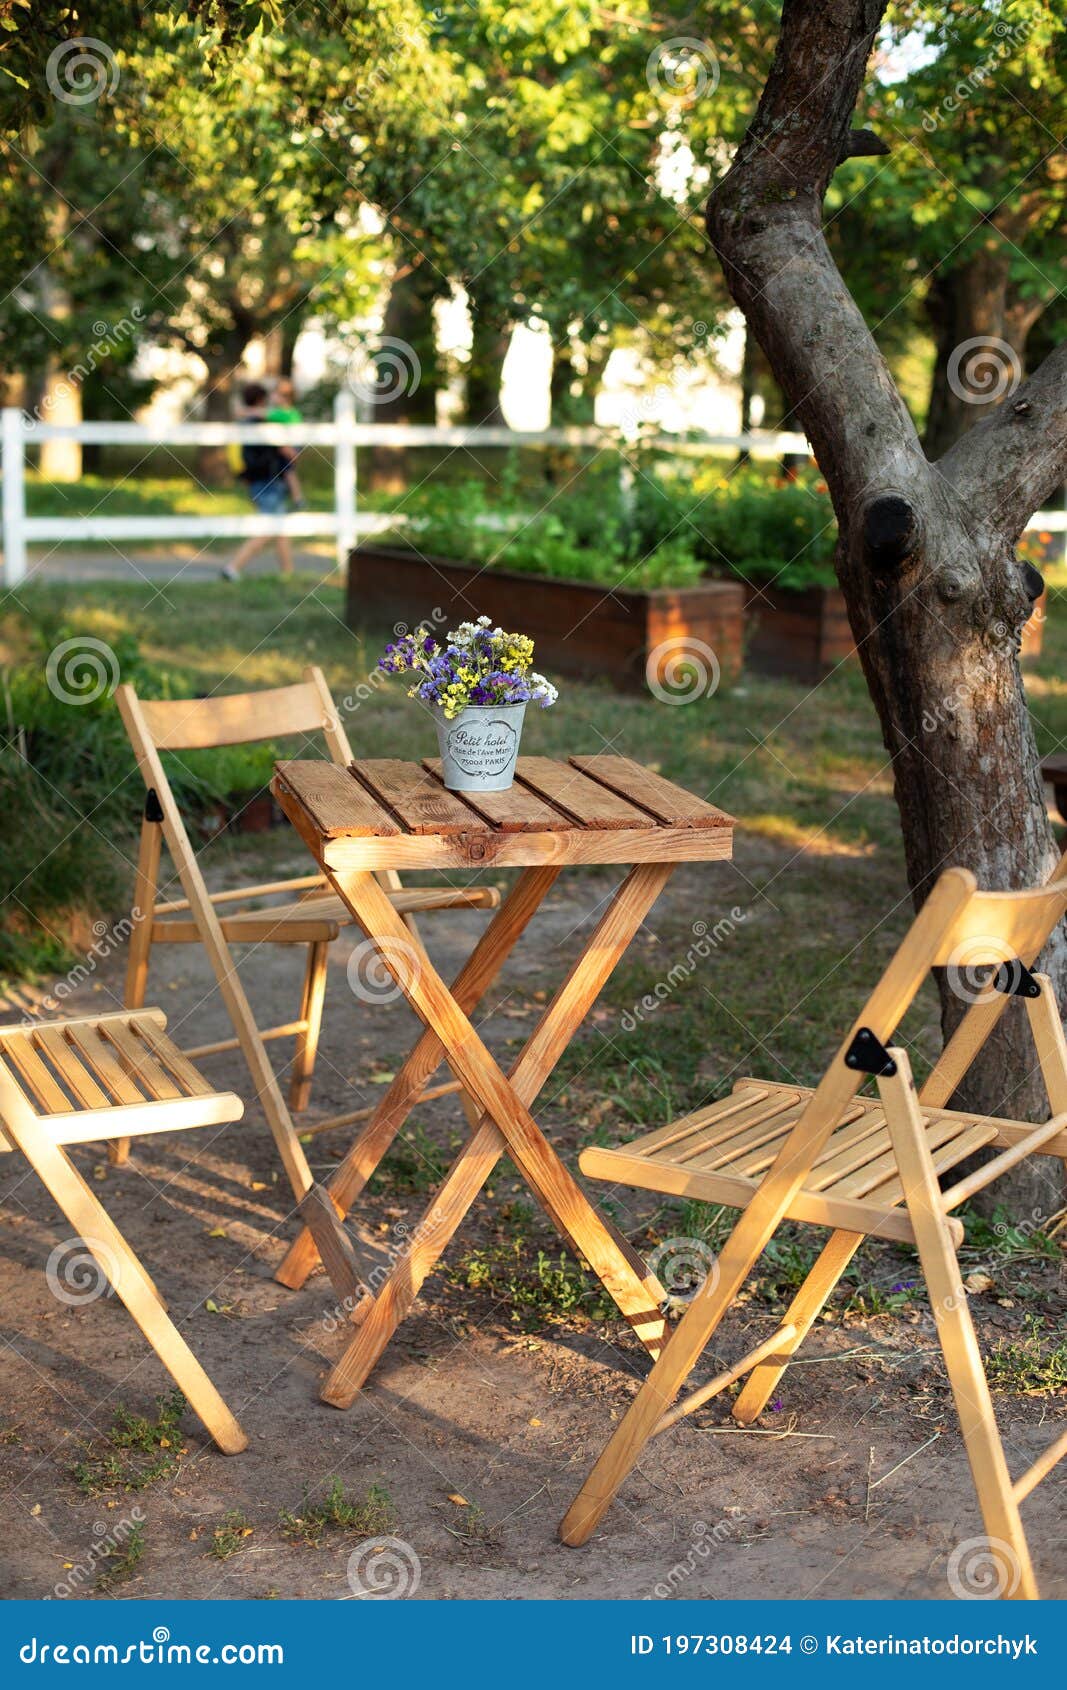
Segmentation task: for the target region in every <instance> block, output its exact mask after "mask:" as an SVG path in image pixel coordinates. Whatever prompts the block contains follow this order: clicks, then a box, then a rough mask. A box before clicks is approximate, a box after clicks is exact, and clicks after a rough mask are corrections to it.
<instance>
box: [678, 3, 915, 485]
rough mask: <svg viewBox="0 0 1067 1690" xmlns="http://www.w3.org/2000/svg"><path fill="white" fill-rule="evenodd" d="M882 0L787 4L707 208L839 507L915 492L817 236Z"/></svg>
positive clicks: (861, 335)
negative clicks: (755, 105)
mask: <svg viewBox="0 0 1067 1690" xmlns="http://www.w3.org/2000/svg"><path fill="white" fill-rule="evenodd" d="M884 11H885V0H819V3H818V4H814V3H812V0H785V4H784V5H783V8H782V27H781V33H780V36H779V41H778V49H777V52H776V53H775V57H774V63H773V65H772V67H771V71H770V75H769V77H768V79H767V85H766V87H765V88H764V91H763V95H762V98H761V100H760V103H759V109H758V110H757V113H756V116H755V119H754V120H753V122H752V124H751V126H750V127H749V130H748V132H747V134H746V135H745V138H744V140H743V141H742V143H741V145H740V147H739V148H738V151H737V155H736V157H735V159H734V162H733V164H732V166H731V168H730V170H729V172H728V173H727V175H726V176H725V177H724V178H723V180H722V181H721V182H720V183H719V185H718V187H717V188H716V189H715V191H714V193H713V194H712V196H711V199H710V201H709V204H708V214H707V220H708V235H709V238H710V240H711V243H712V245H713V247H714V248H715V251H716V253H717V254H718V257H719V260H720V262H721V264H722V266H723V271H724V273H725V276H726V281H727V285H728V286H729V289H730V292H731V294H732V295H733V297H734V299H735V300H736V301H737V303H738V305H739V306H740V307H741V309H742V311H743V312H744V313H745V316H746V318H747V320H748V322H749V323H750V324H751V325H752V327H753V329H754V331H755V334H756V338H757V340H758V341H759V343H760V345H761V347H762V348H763V350H764V352H765V353H766V355H767V357H768V358H769V360H770V363H771V366H772V368H773V369H774V371H775V375H776V376H777V378H778V380H779V382H780V383H781V384H782V386H783V387H784V389H785V391H786V394H787V396H788V398H789V401H790V404H791V407H792V408H793V409H794V410H795V411H796V413H797V416H798V417H799V419H800V421H801V423H802V425H803V427H804V429H805V432H806V433H807V435H808V438H809V439H810V440H811V442H812V445H813V447H814V449H815V454H816V457H817V458H818V461H819V465H820V467H821V469H822V471H823V474H824V475H825V476H826V479H827V482H828V484H829V487H830V492H831V495H832V497H833V500H834V505H835V508H836V510H837V513H838V516H839V518H840V517H844V516H845V515H846V514H847V512H848V504H849V499H850V497H855V493H856V490H857V489H860V490H865V489H867V488H868V487H870V486H871V484H872V483H875V484H877V487H878V489H879V490H880V491H884V490H886V489H887V488H890V489H892V488H895V489H898V490H909V489H910V490H914V491H915V492H916V493H917V492H918V486H917V484H918V483H919V481H920V480H925V477H926V475H927V473H928V472H927V466H926V461H925V459H924V457H923V454H922V449H921V447H920V445H919V441H918V437H917V435H916V433H915V427H914V424H913V423H912V421H911V418H910V416H909V415H908V411H907V408H906V406H905V405H904V402H903V400H902V399H901V397H900V395H899V393H898V392H897V390H896V388H895V386H894V384H893V381H892V378H891V376H890V374H889V370H888V368H887V366H886V363H885V360H884V359H883V357H882V355H881V353H880V352H879V350H878V347H877V346H876V344H875V341H874V338H873V336H872V335H871V333H870V331H869V329H868V328H867V325H866V323H865V322H864V320H863V316H862V313H861V312H860V310H859V308H858V307H857V305H856V304H855V302H854V300H853V299H852V298H851V296H850V295H849V292H848V290H847V288H846V287H845V285H844V283H843V281H842V279H841V276H840V274H839V272H838V270H837V266H836V265H835V264H834V261H833V258H832V257H831V255H830V249H829V247H828V246H827V243H826V240H825V237H824V236H823V232H822V202H823V197H824V195H825V193H826V188H827V185H828V183H829V181H830V177H831V176H832V174H833V172H834V170H835V169H836V167H837V165H838V163H839V161H840V160H841V158H842V157H843V156H845V155H846V154H847V152H848V149H849V147H850V145H851V142H850V134H851V123H852V114H853V109H854V107H855V103H856V99H857V96H858V94H859V90H860V86H861V84H862V81H863V76H864V71H865V69H866V64H867V59H868V56H869V54H870V51H871V47H872V45H873V42H874V37H875V34H876V32H877V29H878V26H879V24H880V22H881V18H882V14H883V12H884Z"/></svg>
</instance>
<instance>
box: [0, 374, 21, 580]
mask: <svg viewBox="0 0 1067 1690" xmlns="http://www.w3.org/2000/svg"><path fill="white" fill-rule="evenodd" d="M2 440H3V474H4V523H3V526H4V585H5V586H7V587H16V586H17V585H18V583H19V582H20V581H23V580H25V578H26V535H25V532H24V530H23V524H24V522H25V520H26V473H25V471H26V462H25V459H26V445H25V433H24V430H23V425H22V412H21V411H20V410H19V407H18V406H17V405H5V406H4V418H3V425H2Z"/></svg>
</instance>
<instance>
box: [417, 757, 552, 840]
mask: <svg viewBox="0 0 1067 1690" xmlns="http://www.w3.org/2000/svg"><path fill="white" fill-rule="evenodd" d="M422 761H423V767H424V768H426V769H428V770H429V771H430V773H431V774H432V775H433V776H434V778H435V779H437V780H441V778H442V764H441V759H440V757H424V758H423V760H422ZM463 801H464V803H465V804H469V805H470V807H471V809H472V810H477V812H478V814H479V815H480V816H482V817H484V819H485V820H486V821H487V822H488V823H489V824H490V826H491V827H494V828H497V829H499V831H500V832H501V833H555V832H561V831H563V830H564V829H571V828H576V827H578V826H579V825H580V823H578V822H576V821H575V820H574V818H573V817H572V816H567V815H564V814H563V812H562V811H561V810H556V809H554V808H553V806H552V805H551V804H547V803H546V802H545V801H544V799H543V798H538V797H537V795H536V793H533V792H527V790H526V788H525V787H524V786H509V787H508V788H507V790H506V791H505V792H465V793H463Z"/></svg>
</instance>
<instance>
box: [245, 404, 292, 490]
mask: <svg viewBox="0 0 1067 1690" xmlns="http://www.w3.org/2000/svg"><path fill="white" fill-rule="evenodd" d="M247 420H248V421H249V422H258V421H260V420H261V419H260V418H257V417H249V418H248V419H247ZM288 468H289V461H288V459H287V458H285V457H283V456H282V453H281V452H280V451H279V449H278V447H277V446H268V445H266V444H264V445H262V446H260V445H258V444H253V445H250V446H242V447H241V475H242V478H243V479H244V480H245V481H277V479H278V477H279V476H280V475H284V474H285V472H286V470H287V469H288Z"/></svg>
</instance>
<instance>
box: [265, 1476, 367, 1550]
mask: <svg viewBox="0 0 1067 1690" xmlns="http://www.w3.org/2000/svg"><path fill="white" fill-rule="evenodd" d="M278 1523H279V1525H280V1527H281V1531H282V1536H283V1537H285V1538H287V1539H288V1540H289V1542H290V1543H296V1544H303V1545H304V1546H305V1548H308V1549H321V1547H322V1545H323V1543H325V1541H326V1539H327V1538H328V1537H331V1536H332V1535H333V1534H334V1533H335V1532H341V1533H345V1534H348V1533H355V1534H357V1535H358V1536H360V1537H380V1536H382V1535H383V1534H384V1533H387V1532H391V1531H392V1530H393V1528H394V1527H395V1525H396V1509H395V1508H394V1507H393V1504H392V1501H391V1499H390V1496H389V1493H388V1491H387V1490H385V1489H384V1488H383V1487H382V1486H381V1485H377V1484H375V1485H371V1486H370V1488H369V1489H368V1491H367V1492H366V1494H365V1496H363V1497H362V1498H361V1499H360V1500H358V1501H356V1500H354V1499H353V1498H351V1497H348V1496H346V1495H345V1489H344V1485H343V1484H342V1483H341V1480H340V1479H331V1480H330V1481H329V1483H328V1484H327V1486H326V1489H325V1491H324V1492H323V1494H322V1496H321V1497H319V1498H318V1499H317V1500H315V1501H312V1499H311V1498H310V1497H309V1496H308V1495H307V1493H306V1492H305V1494H304V1499H303V1501H302V1503H301V1505H300V1508H299V1509H298V1510H296V1511H292V1510H290V1509H283V1510H282V1512H281V1514H280V1515H279V1516H278Z"/></svg>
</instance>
